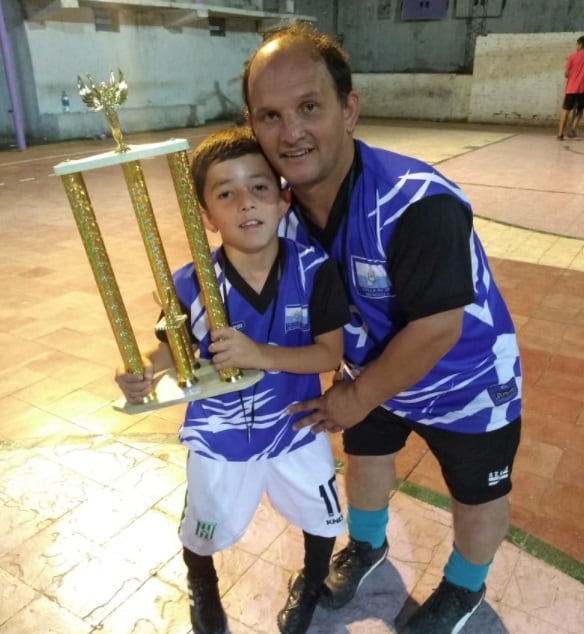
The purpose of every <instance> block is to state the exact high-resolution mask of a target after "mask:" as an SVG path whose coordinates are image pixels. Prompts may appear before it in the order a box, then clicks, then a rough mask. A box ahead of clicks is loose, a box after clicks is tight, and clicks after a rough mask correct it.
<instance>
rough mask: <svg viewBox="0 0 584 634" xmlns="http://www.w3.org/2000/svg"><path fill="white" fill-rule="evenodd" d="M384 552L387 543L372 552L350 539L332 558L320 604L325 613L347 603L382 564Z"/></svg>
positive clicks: (369, 546) (367, 545) (369, 547)
mask: <svg viewBox="0 0 584 634" xmlns="http://www.w3.org/2000/svg"><path fill="white" fill-rule="evenodd" d="M387 549H388V545H387V540H384V541H383V544H381V546H380V547H379V548H372V547H371V544H369V543H368V542H359V541H357V540H356V539H349V543H348V544H347V545H346V546H345V547H344V548H343V549H342V550H339V552H338V553H337V554H336V555H335V556H334V557H333V560H332V563H331V570H330V572H329V574H328V577H327V578H326V579H325V581H324V588H323V589H322V593H321V595H320V601H319V604H320V605H321V606H322V607H323V608H326V609H327V610H337V609H338V608H342V607H343V605H345V604H347V603H349V601H350V600H351V599H352V598H353V597H354V596H355V594H356V593H357V590H359V588H360V587H361V584H362V583H363V581H365V579H366V578H367V577H368V576H369V574H370V573H372V572H373V571H374V570H375V568H377V566H379V565H380V564H381V563H382V562H383V561H385V556H386V555H387Z"/></svg>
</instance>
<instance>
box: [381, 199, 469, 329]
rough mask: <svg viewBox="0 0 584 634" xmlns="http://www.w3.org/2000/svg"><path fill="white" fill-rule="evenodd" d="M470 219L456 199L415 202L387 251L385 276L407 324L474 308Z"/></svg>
mask: <svg viewBox="0 0 584 634" xmlns="http://www.w3.org/2000/svg"><path fill="white" fill-rule="evenodd" d="M471 231H472V215H471V213H470V211H469V210H468V209H466V207H465V206H464V205H463V204H462V203H461V202H460V201H459V200H457V199H456V198H455V197H454V196H450V195H448V194H439V195H436V196H429V197H427V198H422V199H421V200H419V201H417V202H415V203H413V204H412V205H410V207H409V208H408V209H407V210H406V211H405V213H404V214H403V215H402V217H401V218H400V220H399V222H398V224H397V226H396V229H395V231H394V233H393V235H392V238H391V241H390V244H389V245H388V249H387V266H388V275H389V279H390V281H391V284H392V288H393V291H394V292H395V294H396V297H397V301H398V304H399V306H400V308H401V310H402V311H403V313H404V315H405V317H406V319H407V321H413V320H415V319H421V318H422V317H427V316H429V315H434V314H436V313H440V312H443V311H446V310H451V309H453V308H460V307H462V306H466V305H467V304H472V303H473V302H474V299H475V293H474V285H473V277H472V263H471V255H470V235H471Z"/></svg>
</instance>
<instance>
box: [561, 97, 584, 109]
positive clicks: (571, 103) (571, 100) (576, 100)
mask: <svg viewBox="0 0 584 634" xmlns="http://www.w3.org/2000/svg"><path fill="white" fill-rule="evenodd" d="M562 108H563V109H564V110H573V109H574V108H576V110H578V111H581V110H584V92H569V93H567V94H566V95H565V96H564V103H563V104H562Z"/></svg>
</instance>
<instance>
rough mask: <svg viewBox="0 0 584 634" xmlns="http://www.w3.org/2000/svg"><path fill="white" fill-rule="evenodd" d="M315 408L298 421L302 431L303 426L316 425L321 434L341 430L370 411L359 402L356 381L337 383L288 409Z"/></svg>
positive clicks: (356, 421) (298, 410) (316, 431)
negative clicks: (318, 394)
mask: <svg viewBox="0 0 584 634" xmlns="http://www.w3.org/2000/svg"><path fill="white" fill-rule="evenodd" d="M306 411H311V413H310V414H307V415H306V416H304V417H303V418H301V419H300V420H297V421H296V422H295V423H294V429H295V430H296V431H298V430H299V429H302V428H303V427H309V426H310V427H312V429H311V431H312V432H313V433H314V434H318V433H319V432H321V431H330V432H339V431H344V430H345V429H349V428H351V427H353V426H354V425H356V424H357V423H360V422H361V421H362V420H363V419H364V418H365V417H366V416H367V414H368V413H369V411H370V410H369V407H368V406H363V405H362V404H361V403H359V400H358V399H357V395H356V393H355V389H354V382H353V381H338V382H335V383H334V384H333V385H332V387H330V388H329V389H328V390H327V391H326V392H325V393H324V394H323V395H322V396H320V397H318V398H312V399H310V400H308V401H302V402H300V403H295V404H294V405H291V406H290V407H289V408H288V412H290V413H291V414H296V413H298V412H306Z"/></svg>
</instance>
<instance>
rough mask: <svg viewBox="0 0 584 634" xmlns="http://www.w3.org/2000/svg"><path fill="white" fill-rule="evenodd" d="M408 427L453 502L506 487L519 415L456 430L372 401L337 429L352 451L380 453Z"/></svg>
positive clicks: (484, 497) (393, 447)
mask: <svg viewBox="0 0 584 634" xmlns="http://www.w3.org/2000/svg"><path fill="white" fill-rule="evenodd" d="M411 432H415V433H416V434H418V435H419V436H421V437H422V438H423V439H424V440H425V441H426V444H427V445H428V448H429V449H430V451H431V452H432V454H433V455H434V456H435V458H436V459H437V460H438V463H439V464H440V468H441V469H442V475H443V476H444V480H445V482H446V486H447V487H448V490H449V491H450V494H451V495H452V497H453V498H454V499H455V500H457V501H458V502H461V503H462V504H484V503H485V502H490V501H491V500H496V499H497V498H500V497H502V496H504V495H507V493H509V491H511V471H512V469H513V461H514V459H515V454H516V453H517V447H518V446H519V438H520V435H521V417H519V418H517V419H516V420H515V421H513V422H512V423H509V424H508V425H505V427H501V428H500V429H496V430H494V431H489V432H485V433H483V434H461V433H460V432H456V431H448V430H444V429H436V428H435V427H432V426H429V425H421V424H419V423H413V422H411V421H409V420H407V419H405V418H402V417H400V416H396V415H395V414H392V413H391V412H389V411H387V410H386V409H383V408H381V407H378V408H376V409H374V410H373V411H372V412H371V413H370V414H369V415H368V416H367V418H365V420H363V421H362V422H361V423H359V424H358V425H355V426H354V427H351V429H347V430H346V431H345V432H344V433H343V448H344V450H345V453H347V454H349V455H352V456H385V455H388V454H392V453H396V452H397V451H399V450H400V449H402V448H403V447H404V445H405V444H406V440H407V438H408V436H409V435H410V433H411Z"/></svg>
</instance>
